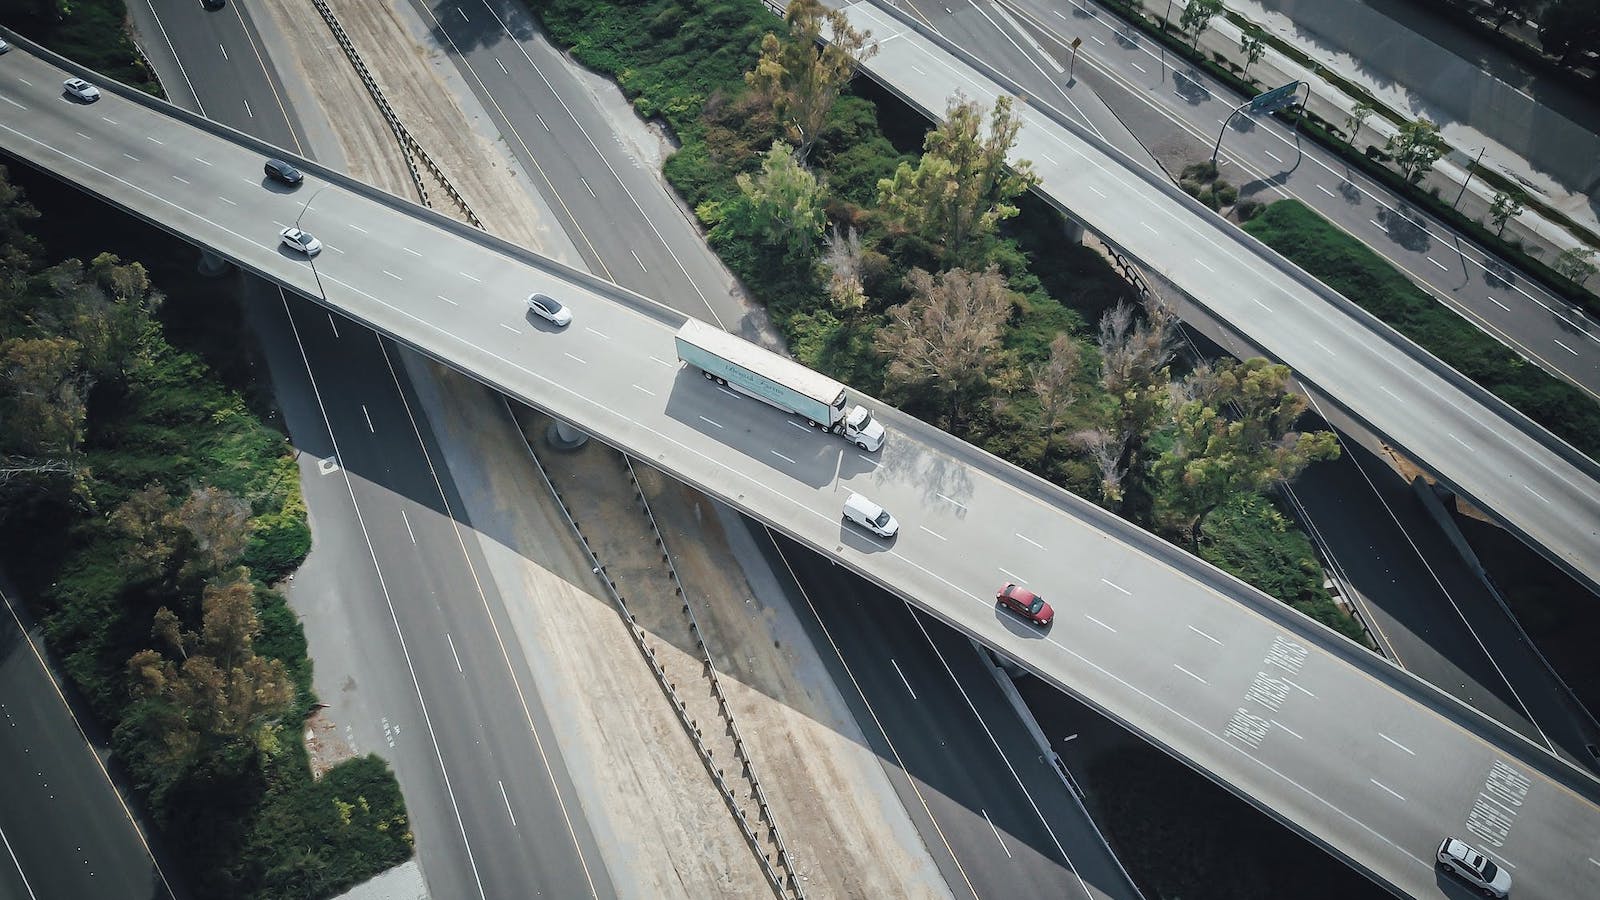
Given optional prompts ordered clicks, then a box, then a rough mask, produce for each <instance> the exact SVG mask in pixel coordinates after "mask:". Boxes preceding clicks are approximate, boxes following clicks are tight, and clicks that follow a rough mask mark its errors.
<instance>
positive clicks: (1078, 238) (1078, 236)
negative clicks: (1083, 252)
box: [1062, 216, 1083, 244]
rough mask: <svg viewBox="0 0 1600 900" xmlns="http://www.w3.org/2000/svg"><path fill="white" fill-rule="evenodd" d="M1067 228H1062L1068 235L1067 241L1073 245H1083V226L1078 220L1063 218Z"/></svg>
mask: <svg viewBox="0 0 1600 900" xmlns="http://www.w3.org/2000/svg"><path fill="white" fill-rule="evenodd" d="M1062 222H1063V224H1064V226H1065V227H1063V228H1062V231H1064V232H1065V233H1066V235H1067V241H1068V242H1069V243H1073V244H1081V243H1083V224H1082V223H1081V222H1079V221H1078V220H1077V219H1072V218H1067V217H1065V216H1063V217H1062Z"/></svg>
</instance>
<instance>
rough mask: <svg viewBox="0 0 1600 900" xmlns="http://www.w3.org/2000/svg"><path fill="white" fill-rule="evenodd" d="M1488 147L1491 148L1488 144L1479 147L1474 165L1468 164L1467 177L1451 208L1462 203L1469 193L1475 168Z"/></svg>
mask: <svg viewBox="0 0 1600 900" xmlns="http://www.w3.org/2000/svg"><path fill="white" fill-rule="evenodd" d="M1487 149H1489V147H1488V145H1487V144H1485V145H1484V146H1482V147H1480V148H1478V158H1477V159H1475V160H1473V161H1472V165H1469V166H1467V177H1466V179H1465V180H1464V181H1462V182H1461V190H1460V192H1458V193H1457V194H1456V202H1454V203H1452V204H1450V208H1451V209H1455V208H1456V207H1457V206H1459V205H1461V198H1462V197H1465V196H1466V195H1467V185H1469V184H1471V183H1472V175H1473V170H1474V168H1475V167H1476V166H1477V165H1478V163H1480V162H1482V161H1483V151H1485V150H1487Z"/></svg>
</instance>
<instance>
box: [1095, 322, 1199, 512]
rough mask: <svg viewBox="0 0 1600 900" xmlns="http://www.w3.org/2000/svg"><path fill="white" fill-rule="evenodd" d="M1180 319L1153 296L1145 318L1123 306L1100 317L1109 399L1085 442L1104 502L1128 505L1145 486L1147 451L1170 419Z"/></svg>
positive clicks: (1103, 370)
mask: <svg viewBox="0 0 1600 900" xmlns="http://www.w3.org/2000/svg"><path fill="white" fill-rule="evenodd" d="M1177 324H1178V319H1177V317H1176V316H1175V315H1173V313H1172V310H1171V309H1170V308H1169V307H1168V306H1167V305H1166V304H1165V303H1163V302H1161V300H1160V299H1159V298H1158V297H1156V296H1155V295H1154V294H1149V295H1147V296H1146V298H1145V300H1144V304H1143V315H1142V316H1140V315H1137V314H1136V313H1135V309H1134V307H1132V306H1130V305H1129V304H1127V303H1119V304H1117V305H1116V306H1115V307H1113V308H1111V309H1109V310H1107V311H1106V313H1105V315H1103V316H1101V317H1100V334H1099V339H1098V342H1097V347H1098V349H1099V351H1100V386H1101V387H1103V388H1105V391H1106V394H1107V395H1108V396H1109V397H1110V398H1111V408H1110V411H1109V413H1108V421H1107V422H1106V425H1105V427H1103V428H1101V429H1099V430H1098V431H1097V432H1094V433H1091V434H1090V435H1088V436H1086V437H1085V439H1084V440H1083V443H1084V444H1085V446H1086V447H1087V448H1088V449H1089V450H1090V452H1091V454H1092V455H1093V456H1094V457H1095V459H1096V461H1097V462H1098V463H1099V465H1100V469H1101V489H1102V491H1103V492H1104V493H1105V495H1106V499H1107V500H1108V501H1110V502H1112V503H1115V504H1118V505H1119V506H1124V507H1125V504H1126V502H1127V500H1128V499H1130V497H1131V496H1133V495H1135V494H1137V493H1138V492H1139V491H1140V490H1141V489H1142V488H1143V486H1144V470H1145V448H1146V446H1147V445H1148V443H1149V440H1150V438H1151V437H1152V436H1153V435H1154V434H1155V432H1156V431H1157V430H1158V429H1159V428H1160V427H1161V425H1162V424H1163V423H1164V422H1165V421H1166V418H1167V415H1168V411H1167V405H1168V404H1167V395H1168V393H1169V390H1170V387H1171V383H1172V372H1171V369H1170V364H1171V362H1172V356H1173V353H1174V352H1175V351H1176V350H1177V340H1178V338H1177Z"/></svg>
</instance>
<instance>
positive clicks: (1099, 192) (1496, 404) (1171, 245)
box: [842, 0, 1600, 590]
mask: <svg viewBox="0 0 1600 900" xmlns="http://www.w3.org/2000/svg"><path fill="white" fill-rule="evenodd" d="M842 8H843V9H844V10H845V12H846V13H847V14H848V16H849V18H850V21H851V24H853V25H854V26H855V27H856V28H858V29H862V30H870V31H871V32H872V34H873V36H874V37H875V38H876V39H877V43H878V47H879V50H878V53H877V55H876V56H874V57H872V58H871V59H870V60H868V61H867V63H866V65H865V71H866V72H867V73H868V74H870V75H871V76H872V77H873V78H874V79H875V80H877V81H878V82H879V83H880V84H882V85H884V86H885V87H887V88H889V89H890V90H891V91H893V92H894V93H896V94H898V95H899V96H900V97H901V98H902V99H904V100H906V101H907V102H908V103H910V104H911V105H912V106H914V107H916V108H918V109H921V110H922V111H923V112H925V113H927V114H928V115H930V116H934V117H936V118H937V117H942V115H943V113H944V110H945V104H946V101H947V99H948V98H950V97H952V96H954V95H955V94H956V93H957V92H960V93H961V94H964V95H965V96H966V97H967V98H969V99H973V100H978V101H980V102H982V103H983V104H985V105H990V104H992V103H993V102H994V100H995V97H996V96H997V95H999V94H1002V93H1004V94H1011V95H1014V96H1022V97H1024V98H1025V99H1024V101H1023V102H1022V103H1021V104H1019V109H1020V113H1021V118H1022V120H1023V127H1022V130H1021V133H1020V134H1019V135H1018V139H1017V145H1016V148H1015V150H1014V151H1013V152H1012V158H1013V159H1025V160H1029V161H1031V162H1032V163H1033V168H1034V171H1035V172H1036V173H1038V175H1039V176H1040V179H1041V183H1040V185H1039V187H1038V188H1036V189H1035V192H1036V193H1037V194H1039V195H1040V196H1041V197H1043V198H1044V199H1045V200H1047V201H1049V202H1050V203H1052V204H1053V205H1055V206H1056V207H1057V208H1058V209H1061V210H1062V211H1063V212H1065V213H1067V214H1068V215H1069V216H1071V217H1072V218H1074V219H1077V220H1078V221H1080V222H1083V223H1084V224H1086V225H1087V226H1088V227H1089V228H1090V229H1091V230H1092V231H1094V232H1095V233H1096V234H1097V235H1099V236H1101V237H1102V238H1103V239H1104V240H1105V241H1106V243H1107V244H1109V245H1111V246H1112V247H1114V248H1116V249H1117V250H1118V251H1119V252H1121V253H1122V254H1124V255H1125V256H1127V257H1129V258H1130V259H1133V260H1135V261H1137V262H1138V263H1139V264H1140V266H1142V267H1143V268H1144V269H1145V270H1146V271H1149V272H1154V273H1157V274H1159V275H1161V276H1162V277H1163V278H1165V279H1166V280H1168V281H1170V282H1171V283H1173V284H1174V285H1177V286H1178V287H1179V289H1181V290H1183V291H1184V292H1185V293H1186V294H1188V295H1189V296H1190V297H1191V298H1192V299H1193V300H1194V301H1195V302H1196V303H1198V304H1200V305H1201V306H1202V307H1204V308H1206V309H1207V310H1209V311H1210V312H1211V313H1212V314H1214V315H1215V316H1216V317H1217V318H1218V319H1220V320H1222V321H1224V322H1227V323H1229V325H1230V326H1231V327H1232V328H1234V329H1235V330H1236V331H1238V332H1239V333H1240V334H1242V335H1243V336H1244V337H1245V338H1247V339H1248V340H1249V341H1250V342H1251V343H1252V344H1254V345H1255V346H1257V347H1260V348H1262V349H1263V350H1264V351H1265V352H1266V353H1267V354H1268V355H1270V356H1272V357H1273V358H1275V359H1277V360H1279V361H1281V362H1284V363H1287V364H1288V365H1289V366H1291V367H1293V369H1294V370H1295V375H1296V377H1297V378H1298V379H1299V380H1300V381H1301V382H1304V383H1306V384H1309V385H1312V386H1314V387H1315V388H1316V389H1317V390H1318V391H1320V392H1321V393H1323V394H1325V395H1326V396H1328V397H1330V398H1332V399H1333V400H1334V401H1335V402H1336V403H1338V404H1339V405H1340V406H1341V407H1343V408H1344V409H1345V411H1346V412H1348V413H1349V414H1350V415H1352V416H1353V417H1355V418H1356V419H1357V420H1358V421H1360V422H1362V423H1363V424H1365V425H1366V426H1367V427H1369V428H1370V429H1372V431H1373V432H1374V433H1376V434H1378V435H1380V436H1382V437H1383V438H1384V439H1385V440H1387V441H1388V442H1389V443H1391V444H1393V445H1394V446H1396V447H1399V448H1401V449H1402V450H1403V451H1404V452H1405V453H1406V455H1408V456H1410V457H1411V458H1412V459H1413V460H1415V461H1416V462H1417V463H1419V464H1420V465H1422V466H1423V467H1425V468H1427V469H1428V471H1430V472H1431V473H1433V474H1434V475H1435V476H1437V477H1438V478H1439V480H1440V481H1442V482H1444V483H1445V484H1447V485H1449V486H1450V487H1451V488H1452V489H1454V490H1455V491H1456V492H1457V493H1459V494H1461V495H1462V496H1464V497H1467V498H1468V499H1470V500H1471V501H1472V502H1473V503H1474V504H1475V505H1477V506H1478V507H1479V508H1481V509H1483V510H1486V511H1487V512H1489V513H1490V514H1491V515H1493V516H1495V517H1496V518H1498V519H1499V521H1500V522H1501V523H1502V524H1503V525H1505V526H1506V527H1508V528H1510V529H1511V530H1512V531H1513V532H1515V533H1517V534H1519V535H1520V536H1522V538H1523V539H1524V540H1525V541H1527V542H1528V544H1529V545H1530V546H1533V547H1535V548H1537V549H1539V550H1540V551H1541V552H1543V553H1544V554H1545V555H1546V556H1547V557H1549V558H1550V559H1551V560H1552V561H1553V562H1555V563H1556V564H1557V565H1559V566H1561V567H1562V568H1564V569H1566V570H1567V571H1568V572H1570V573H1571V574H1572V575H1573V576H1574V577H1576V578H1578V579H1579V580H1580V581H1582V582H1583V583H1585V584H1587V585H1588V586H1589V587H1590V588H1591V589H1594V590H1600V465H1597V464H1596V463H1595V462H1594V461H1593V460H1591V459H1589V458H1588V457H1586V456H1584V455H1583V454H1582V453H1579V452H1578V451H1577V450H1575V449H1573V448H1572V447H1571V446H1569V445H1568V444H1566V443H1565V442H1564V441H1562V440H1561V439H1560V438H1557V437H1555V436H1554V435H1552V434H1550V433H1549V432H1548V431H1546V430H1545V429H1544V428H1542V427H1541V426H1539V425H1537V424H1535V423H1534V422H1532V421H1531V420H1529V419H1528V418H1527V417H1526V416H1524V415H1522V414H1521V413H1520V412H1517V411H1516V410H1515V409H1512V408H1511V407H1510V406H1509V405H1508V404H1506V403H1505V402H1504V401H1502V400H1500V399H1499V398H1497V397H1495V396H1494V395H1493V394H1490V393H1489V392H1488V391H1485V390H1483V389H1482V388H1480V387H1478V386H1477V385H1475V384H1473V383H1472V382H1471V381H1469V380H1468V379H1467V378H1465V377H1464V376H1462V375H1461V374H1460V373H1458V372H1456V371H1455V370H1454V369H1451V368H1449V367H1448V366H1446V365H1445V364H1444V363H1442V362H1440V361H1439V360H1438V359H1436V358H1435V357H1433V356H1432V355H1431V354H1429V353H1427V352H1426V351H1424V350H1422V349H1421V348H1419V347H1417V346H1416V345H1415V344H1412V343H1411V342H1410V341H1409V340H1407V339H1406V338H1404V337H1402V336H1401V335H1400V334H1398V333H1397V332H1395V331H1394V330H1393V329H1392V328H1389V327H1388V326H1387V325H1384V324H1383V323H1382V322H1380V321H1379V320H1377V319H1376V318H1375V317H1373V316H1372V315H1370V314H1369V313H1367V312H1366V311H1364V310H1362V309H1361V308H1360V307H1358V306H1356V305H1355V304H1354V303H1351V302H1350V301H1349V300H1347V299H1346V298H1344V297H1342V296H1340V295H1339V294H1337V293H1335V292H1334V291H1332V290H1330V289H1329V288H1327V287H1326V286H1325V285H1323V284H1322V283H1321V282H1319V281H1317V280H1316V279H1315V278H1312V277H1311V276H1310V275H1308V274H1306V273H1305V272H1304V271H1302V270H1301V269H1300V268H1299V267H1297V266H1295V265H1294V264H1293V263H1290V262H1289V261H1287V260H1285V259H1284V258H1283V257H1281V256H1279V255H1278V254H1276V253H1273V252H1272V251H1270V250H1268V249H1267V248H1266V247H1264V246H1263V245H1262V244H1261V243H1260V242H1259V241H1257V240H1255V239H1254V238H1252V237H1250V236H1249V235H1247V234H1245V233H1244V232H1243V231H1240V230H1239V229H1238V228H1235V227H1234V226H1233V225H1231V224H1229V223H1227V222H1224V221H1223V220H1222V219H1221V218H1219V217H1218V216H1217V215H1216V214H1214V213H1212V212H1211V211H1210V210H1209V209H1207V208H1206V207H1205V206H1203V205H1201V204H1200V202H1199V201H1197V200H1195V199H1194V198H1192V197H1190V196H1188V195H1187V194H1185V193H1183V191H1181V190H1179V189H1178V188H1177V187H1176V186H1175V185H1173V184H1172V182H1171V180H1170V179H1169V178H1167V176H1165V175H1163V174H1160V173H1157V172H1153V171H1151V170H1150V169H1149V168H1147V167H1145V166H1143V165H1140V164H1139V163H1138V162H1136V161H1135V160H1133V159H1132V158H1130V157H1129V156H1128V155H1127V154H1125V153H1123V152H1122V151H1120V150H1118V149H1116V148H1115V147H1113V146H1111V145H1110V144H1109V143H1107V142H1106V141H1105V140H1103V139H1102V138H1100V137H1098V136H1097V135H1094V134H1091V133H1089V131H1088V130H1087V129H1085V128H1084V127H1083V126H1082V125H1080V124H1079V123H1077V122H1075V121H1073V120H1071V119H1070V118H1068V117H1067V116H1065V115H1063V114H1061V113H1060V112H1059V111H1057V110H1055V109H1053V108H1052V107H1051V106H1050V103H1049V101H1050V98H1048V97H1038V96H1030V95H1029V93H1028V92H1027V91H1025V90H1023V89H1022V88H1021V87H1020V86H1018V85H1016V84H1015V83H1013V82H1011V81H1010V80H1009V79H1007V78H1006V77H1005V76H1004V75H1002V74H1000V73H999V72H998V71H996V70H995V69H993V68H991V67H989V66H988V65H987V64H985V63H984V62H983V61H982V60H980V59H977V58H976V57H974V56H972V55H971V54H968V53H967V52H966V51H964V50H962V49H960V48H958V47H955V46H954V45H952V44H951V43H950V42H949V41H947V40H945V39H944V38H942V37H940V36H938V35H937V34H935V33H934V32H933V31H932V30H931V29H929V28H928V27H927V26H926V25H924V24H922V23H920V22H917V21H916V20H915V19H913V18H912V17H911V16H910V15H909V14H907V13H904V12H901V11H900V10H898V9H894V8H891V7H888V6H887V5H885V4H882V3H874V2H866V0H861V2H854V3H850V4H848V5H845V6H843V7H842ZM1085 52H1087V50H1086V51H1085Z"/></svg>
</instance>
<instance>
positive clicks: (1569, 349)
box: [1551, 338, 1578, 356]
mask: <svg viewBox="0 0 1600 900" xmlns="http://www.w3.org/2000/svg"><path fill="white" fill-rule="evenodd" d="M1551 340H1554V341H1555V342H1556V346H1557V347H1560V348H1561V349H1563V350H1565V351H1567V352H1568V353H1571V354H1572V355H1573V356H1577V355H1578V351H1576V350H1574V349H1572V348H1571V347H1568V346H1567V345H1566V344H1563V343H1561V339H1560V338H1551Z"/></svg>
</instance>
